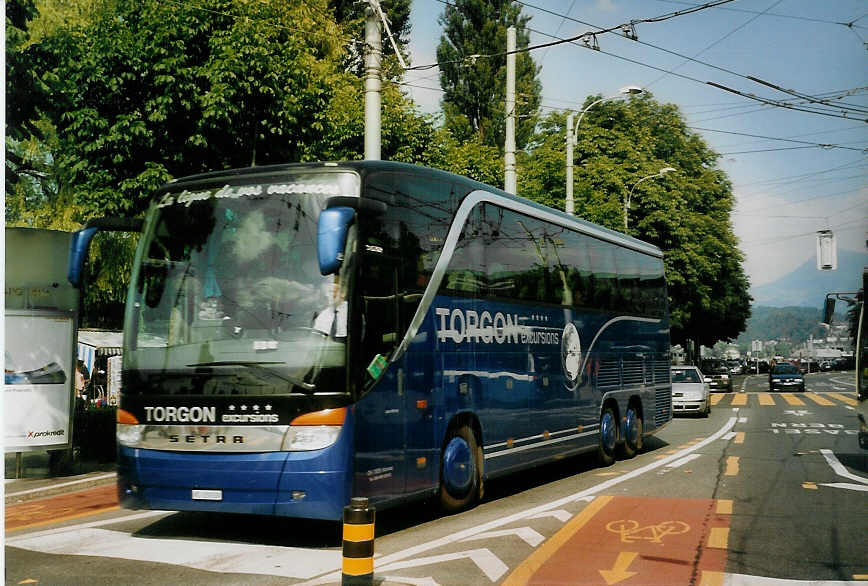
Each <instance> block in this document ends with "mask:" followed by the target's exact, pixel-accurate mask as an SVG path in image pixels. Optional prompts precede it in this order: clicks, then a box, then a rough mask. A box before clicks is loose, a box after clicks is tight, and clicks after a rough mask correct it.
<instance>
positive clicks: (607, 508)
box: [503, 496, 732, 586]
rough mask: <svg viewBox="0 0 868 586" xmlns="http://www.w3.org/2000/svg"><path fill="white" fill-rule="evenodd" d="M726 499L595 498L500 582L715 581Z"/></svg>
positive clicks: (719, 574) (709, 585) (721, 563)
mask: <svg viewBox="0 0 868 586" xmlns="http://www.w3.org/2000/svg"><path fill="white" fill-rule="evenodd" d="M731 513H732V501H727V500H714V499H669V498H639V497H606V496H602V497H597V498H596V499H595V500H594V501H593V502H591V503H590V504H589V505H588V506H587V507H586V508H585V509H584V510H583V511H582V512H581V513H579V514H578V515H576V516H575V517H574V518H573V519H572V520H570V521H569V522H568V523H567V524H566V525H565V526H564V527H563V528H562V529H561V530H560V531H559V532H558V533H556V534H555V535H553V536H552V537H551V538H550V539H548V540H547V541H546V542H545V543H544V544H542V545H541V546H540V547H539V548H538V549H537V550H536V551H535V552H534V553H533V554H532V555H531V556H530V557H529V558H527V559H526V560H525V561H524V562H523V563H522V564H521V565H520V566H519V567H518V568H516V569H515V571H513V573H512V574H510V575H509V576H508V577H507V578H506V580H505V581H504V582H503V584H504V585H509V586H518V585H525V584H547V585H549V584H606V585H608V586H612V585H614V584H623V585H625V586H630V585H637V584H643V585H651V584H661V585H670V584H695V585H701V586H715V585H717V584H721V583H722V580H723V571H724V569H725V566H726V548H727V544H728V538H729V516H730V514H731Z"/></svg>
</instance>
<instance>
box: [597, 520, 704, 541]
mask: <svg viewBox="0 0 868 586" xmlns="http://www.w3.org/2000/svg"><path fill="white" fill-rule="evenodd" d="M606 529H607V530H608V531H611V532H612V533H617V534H619V535H620V536H621V542H622V543H636V542H637V541H649V542H651V543H656V544H658V545H663V538H664V537H666V536H667V535H680V534H682V533H687V532H688V531H690V525H688V524H687V523H684V522H683V521H663V522H662V523H658V524H657V525H646V526H645V527H641V526H640V525H639V522H638V521H634V520H632V519H631V520H629V521H627V520H623V519H621V520H618V521H612V522H611V523H609V524H608V525H606Z"/></svg>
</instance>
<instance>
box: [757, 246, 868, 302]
mask: <svg viewBox="0 0 868 586" xmlns="http://www.w3.org/2000/svg"><path fill="white" fill-rule="evenodd" d="M865 266H868V253H865V252H854V251H852V250H839V251H838V269H837V270H834V271H818V270H817V261H816V260H814V259H811V260H810V261H808V262H806V263H805V264H803V265H802V266H800V267H799V268H797V269H796V270H794V271H793V272H791V273H789V274H787V275H784V276H783V277H781V278H780V279H778V280H777V281H773V282H771V283H767V284H765V285H760V286H758V287H751V290H750V294H751V295H752V296H753V305H754V306H755V307H756V306H760V305H762V306H768V307H814V308H818V309H819V308H821V307H823V300H824V299H825V298H826V293H829V292H831V291H858V290H859V289H861V288H862V268H863V267H865Z"/></svg>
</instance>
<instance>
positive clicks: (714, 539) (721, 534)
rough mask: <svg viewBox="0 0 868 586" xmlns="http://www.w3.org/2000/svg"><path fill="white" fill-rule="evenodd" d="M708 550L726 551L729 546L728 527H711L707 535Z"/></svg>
mask: <svg viewBox="0 0 868 586" xmlns="http://www.w3.org/2000/svg"><path fill="white" fill-rule="evenodd" d="M707 545H708V547H709V548H714V549H726V546H727V545H729V527H712V528H711V531H709V533H708V543H707Z"/></svg>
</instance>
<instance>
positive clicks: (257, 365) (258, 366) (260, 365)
mask: <svg viewBox="0 0 868 586" xmlns="http://www.w3.org/2000/svg"><path fill="white" fill-rule="evenodd" d="M276 364H283V362H249V361H241V360H220V361H216V362H197V363H194V364H188V365H187V367H188V368H199V367H208V366H245V367H247V368H250V369H252V370H263V371H265V372H267V373H268V374H270V375H272V376H276V377H277V378H279V379H282V380H284V381H286V382H288V383H291V384H293V385H295V386H298V387H301V388H303V389H304V390H306V391H308V392H313V391H315V390H316V385H314V384H311V383H308V382H305V381H303V380H301V379H299V378H296V377H294V376H290V375H288V374H281V373H278V372H275V371H273V370H271V369H270V368H266V367H267V366H269V365H276Z"/></svg>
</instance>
